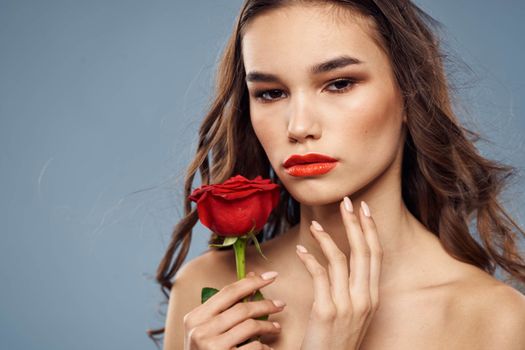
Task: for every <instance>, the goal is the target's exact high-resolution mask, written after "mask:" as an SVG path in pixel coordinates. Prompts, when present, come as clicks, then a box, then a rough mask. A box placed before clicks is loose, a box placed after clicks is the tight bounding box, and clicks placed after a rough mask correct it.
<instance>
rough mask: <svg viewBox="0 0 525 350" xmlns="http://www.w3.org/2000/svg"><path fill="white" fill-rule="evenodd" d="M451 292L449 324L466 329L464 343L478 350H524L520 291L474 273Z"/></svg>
mask: <svg viewBox="0 0 525 350" xmlns="http://www.w3.org/2000/svg"><path fill="white" fill-rule="evenodd" d="M454 290H455V292H454V299H455V302H454V303H453V306H454V309H453V311H452V314H453V315H455V317H454V318H455V320H454V321H455V322H451V324H455V326H461V325H463V327H461V328H459V329H462V328H463V329H465V328H468V329H469V332H468V334H469V336H468V337H467V339H468V338H470V340H467V341H472V343H471V344H476V346H477V347H476V348H478V349H504V350H514V349H515V350H523V349H525V332H524V331H523V330H524V329H525V296H524V295H523V294H522V293H521V292H520V291H518V290H517V289H515V288H513V287H512V286H510V285H508V284H505V283H503V282H501V281H499V280H498V279H496V278H494V277H493V276H491V275H489V274H488V273H486V272H484V271H481V270H478V271H477V272H476V270H473V271H472V272H471V273H469V274H468V275H467V276H466V278H465V279H464V280H463V281H461V282H460V283H458V284H457V286H456V287H455V288H454ZM466 325H469V327H468V326H467V327H466Z"/></svg>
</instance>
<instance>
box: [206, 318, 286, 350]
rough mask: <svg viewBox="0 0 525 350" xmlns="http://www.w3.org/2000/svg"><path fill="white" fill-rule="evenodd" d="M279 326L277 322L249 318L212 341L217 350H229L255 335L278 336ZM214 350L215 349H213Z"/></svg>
mask: <svg viewBox="0 0 525 350" xmlns="http://www.w3.org/2000/svg"><path fill="white" fill-rule="evenodd" d="M280 332H281V326H280V325H279V323H277V322H272V321H261V320H254V319H253V318H249V319H247V320H244V321H243V322H241V323H239V324H238V325H236V326H235V327H233V328H231V329H230V330H229V331H227V332H225V333H223V334H221V335H219V336H218V337H216V338H215V339H214V342H213V344H214V345H216V346H217V347H216V348H217V349H231V348H232V347H234V346H235V345H237V344H240V343H242V342H243V341H245V340H246V339H249V338H251V337H253V336H255V335H265V334H278V333H280ZM214 348H215V347H214Z"/></svg>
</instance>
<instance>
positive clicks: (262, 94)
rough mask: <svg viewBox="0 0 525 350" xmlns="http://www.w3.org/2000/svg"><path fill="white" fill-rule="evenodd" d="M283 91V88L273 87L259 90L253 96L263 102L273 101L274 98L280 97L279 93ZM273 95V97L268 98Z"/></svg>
mask: <svg viewBox="0 0 525 350" xmlns="http://www.w3.org/2000/svg"><path fill="white" fill-rule="evenodd" d="M280 92H282V90H279V89H272V90H258V91H255V93H254V94H253V96H254V97H255V98H256V99H257V100H258V101H261V102H262V103H266V102H271V101H273V100H274V99H276V98H278V97H279V93H280ZM268 97H271V98H268Z"/></svg>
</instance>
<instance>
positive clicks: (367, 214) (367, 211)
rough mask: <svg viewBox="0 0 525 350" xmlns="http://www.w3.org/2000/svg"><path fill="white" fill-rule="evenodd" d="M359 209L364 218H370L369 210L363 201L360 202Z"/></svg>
mask: <svg viewBox="0 0 525 350" xmlns="http://www.w3.org/2000/svg"><path fill="white" fill-rule="evenodd" d="M361 208H363V213H365V216H367V217H370V208H369V207H368V204H366V202H365V201H361Z"/></svg>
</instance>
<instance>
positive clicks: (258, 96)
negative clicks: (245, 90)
mask: <svg viewBox="0 0 525 350" xmlns="http://www.w3.org/2000/svg"><path fill="white" fill-rule="evenodd" d="M339 82H348V85H347V86H346V87H344V88H342V89H338V90H330V92H334V93H336V94H342V93H344V92H346V91H348V90H349V89H351V88H352V86H353V85H354V84H355V83H356V82H357V81H356V80H355V79H352V78H342V79H337V80H334V81H332V82H331V83H330V84H329V85H328V86H330V85H332V84H335V83H339ZM275 91H281V90H280V89H269V90H256V91H255V92H254V94H253V95H254V97H255V98H256V99H257V100H258V101H260V102H262V103H269V102H272V101H275V99H270V100H268V99H264V98H262V96H263V95H264V94H265V93H267V92H275Z"/></svg>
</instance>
